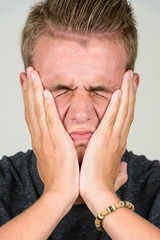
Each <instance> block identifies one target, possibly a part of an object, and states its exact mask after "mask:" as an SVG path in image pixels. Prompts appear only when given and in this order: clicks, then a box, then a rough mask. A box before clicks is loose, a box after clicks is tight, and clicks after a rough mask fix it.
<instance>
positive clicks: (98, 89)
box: [89, 86, 113, 93]
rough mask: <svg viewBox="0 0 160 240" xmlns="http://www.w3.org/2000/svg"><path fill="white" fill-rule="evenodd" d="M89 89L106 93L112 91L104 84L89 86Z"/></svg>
mask: <svg viewBox="0 0 160 240" xmlns="http://www.w3.org/2000/svg"><path fill="white" fill-rule="evenodd" d="M89 91H103V92H106V93H113V90H111V89H109V88H106V87H105V86H96V87H89Z"/></svg>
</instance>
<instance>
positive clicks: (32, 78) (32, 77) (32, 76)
mask: <svg viewBox="0 0 160 240" xmlns="http://www.w3.org/2000/svg"><path fill="white" fill-rule="evenodd" d="M30 75H31V80H32V81H34V74H33V73H31V74H30Z"/></svg>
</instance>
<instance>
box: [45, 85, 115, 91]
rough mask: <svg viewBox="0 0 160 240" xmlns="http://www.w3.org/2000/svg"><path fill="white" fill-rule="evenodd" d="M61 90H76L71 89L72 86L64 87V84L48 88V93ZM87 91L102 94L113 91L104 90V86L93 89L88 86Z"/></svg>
mask: <svg viewBox="0 0 160 240" xmlns="http://www.w3.org/2000/svg"><path fill="white" fill-rule="evenodd" d="M63 89H66V90H75V89H77V87H76V88H73V84H71V85H69V86H67V85H64V84H58V85H56V86H51V87H48V90H49V91H52V92H54V91H58V90H63ZM85 89H86V90H87V91H103V92H106V93H113V90H111V89H109V88H106V87H105V86H95V87H92V86H90V87H89V89H87V88H85Z"/></svg>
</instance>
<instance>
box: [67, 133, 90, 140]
mask: <svg viewBox="0 0 160 240" xmlns="http://www.w3.org/2000/svg"><path fill="white" fill-rule="evenodd" d="M70 136H71V138H72V139H73V140H76V141H77V140H89V139H90V138H91V136H92V133H85V134H79V133H71V135H70Z"/></svg>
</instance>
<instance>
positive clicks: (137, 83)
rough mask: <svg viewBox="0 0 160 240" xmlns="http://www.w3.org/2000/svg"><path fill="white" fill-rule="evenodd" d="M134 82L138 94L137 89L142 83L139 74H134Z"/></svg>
mask: <svg viewBox="0 0 160 240" xmlns="http://www.w3.org/2000/svg"><path fill="white" fill-rule="evenodd" d="M133 81H134V84H135V89H136V92H137V89H138V86H139V82H140V76H139V74H138V73H134V75H133Z"/></svg>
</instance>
